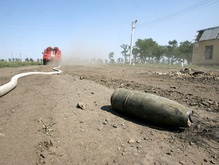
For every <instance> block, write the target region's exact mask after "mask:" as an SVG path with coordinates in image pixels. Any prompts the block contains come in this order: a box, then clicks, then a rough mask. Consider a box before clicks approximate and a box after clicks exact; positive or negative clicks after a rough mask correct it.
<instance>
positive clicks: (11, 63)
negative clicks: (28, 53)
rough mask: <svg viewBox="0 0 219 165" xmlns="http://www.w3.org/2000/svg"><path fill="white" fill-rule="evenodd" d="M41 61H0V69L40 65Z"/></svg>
mask: <svg viewBox="0 0 219 165" xmlns="http://www.w3.org/2000/svg"><path fill="white" fill-rule="evenodd" d="M41 64H42V60H39V59H38V60H37V61H34V60H33V59H31V58H30V59H28V58H27V59H25V61H22V60H21V59H17V58H15V59H14V58H13V59H10V58H9V59H8V60H4V59H2V60H0V68H4V67H21V66H29V65H41Z"/></svg>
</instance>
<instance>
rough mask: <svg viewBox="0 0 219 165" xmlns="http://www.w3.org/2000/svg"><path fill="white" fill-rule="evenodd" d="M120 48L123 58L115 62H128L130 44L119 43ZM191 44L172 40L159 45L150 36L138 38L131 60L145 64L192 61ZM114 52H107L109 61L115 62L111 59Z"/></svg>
mask: <svg viewBox="0 0 219 165" xmlns="http://www.w3.org/2000/svg"><path fill="white" fill-rule="evenodd" d="M120 47H121V48H122V52H121V54H122V55H123V57H124V58H118V59H117V63H129V56H130V46H129V45H128V44H122V45H120ZM192 49H193V44H192V42H190V41H184V42H180V43H179V44H178V42H177V41H176V40H172V41H169V42H168V45H165V46H163V45H159V44H158V43H157V42H156V41H154V40H153V39H152V38H148V39H147V38H146V39H138V40H137V41H136V42H135V45H134V46H133V50H132V55H133V57H132V62H134V63H140V64H146V63H157V64H158V63H165V64H176V63H181V62H186V63H188V64H190V63H191V62H192ZM113 55H114V53H113V52H111V53H110V54H109V61H110V63H115V61H114V59H113Z"/></svg>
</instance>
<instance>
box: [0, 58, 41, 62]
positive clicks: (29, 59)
mask: <svg viewBox="0 0 219 165" xmlns="http://www.w3.org/2000/svg"><path fill="white" fill-rule="evenodd" d="M0 61H2V62H42V59H37V60H36V61H34V60H33V59H32V58H25V60H24V61H22V59H21V58H9V59H8V60H6V59H0Z"/></svg>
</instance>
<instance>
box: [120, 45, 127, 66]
mask: <svg viewBox="0 0 219 165" xmlns="http://www.w3.org/2000/svg"><path fill="white" fill-rule="evenodd" d="M120 47H121V48H122V49H123V51H122V52H121V54H122V55H123V56H124V60H125V63H128V56H129V54H128V51H129V45H128V44H122V45H120Z"/></svg>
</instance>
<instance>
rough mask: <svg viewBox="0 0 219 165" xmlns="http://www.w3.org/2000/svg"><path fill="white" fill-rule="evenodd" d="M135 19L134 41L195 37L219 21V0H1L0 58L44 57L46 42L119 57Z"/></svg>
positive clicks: (81, 53) (76, 52) (80, 53)
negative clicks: (200, 31)
mask: <svg viewBox="0 0 219 165" xmlns="http://www.w3.org/2000/svg"><path fill="white" fill-rule="evenodd" d="M135 20H138V22H137V24H136V28H135V31H134V42H135V41H136V40H137V39H145V38H152V39H153V40H155V41H156V42H157V43H158V44H160V45H167V44H168V41H169V40H174V39H176V40H177V41H178V42H183V41H186V40H189V41H192V42H193V40H194V39H195V35H196V32H197V31H198V30H201V29H205V28H210V27H215V26H219V0H153V1H151V0H150V1H149V0H37V1H31V0H0V59H8V58H11V57H13V58H20V57H21V58H22V59H24V58H30V57H31V58H33V59H37V58H42V51H43V49H45V48H46V47H48V46H52V47H54V46H58V47H59V48H60V49H61V51H62V54H63V57H64V56H68V57H83V58H93V57H96V58H103V59H106V58H108V54H109V53H110V52H114V53H115V59H117V58H118V57H122V55H121V53H120V52H121V51H122V49H121V47H120V45H122V44H130V36H131V22H133V21H135Z"/></svg>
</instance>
